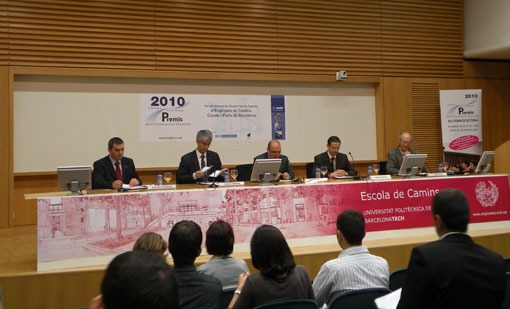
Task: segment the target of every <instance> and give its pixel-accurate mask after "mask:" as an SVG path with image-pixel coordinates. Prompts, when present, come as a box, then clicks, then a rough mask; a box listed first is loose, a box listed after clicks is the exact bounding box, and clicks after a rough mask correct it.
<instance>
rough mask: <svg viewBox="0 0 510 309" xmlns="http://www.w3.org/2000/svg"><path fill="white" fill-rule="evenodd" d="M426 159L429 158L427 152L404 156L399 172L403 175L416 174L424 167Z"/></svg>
mask: <svg viewBox="0 0 510 309" xmlns="http://www.w3.org/2000/svg"><path fill="white" fill-rule="evenodd" d="M425 160H427V155H426V154H409V155H407V156H404V161H402V165H401V166H400V171H399V172H398V174H399V175H401V176H416V175H417V174H418V173H420V172H421V170H422V169H423V165H425Z"/></svg>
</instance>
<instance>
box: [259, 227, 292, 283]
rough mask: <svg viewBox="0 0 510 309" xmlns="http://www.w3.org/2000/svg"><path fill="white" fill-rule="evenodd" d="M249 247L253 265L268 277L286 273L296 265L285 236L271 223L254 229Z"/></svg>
mask: <svg viewBox="0 0 510 309" xmlns="http://www.w3.org/2000/svg"><path fill="white" fill-rule="evenodd" d="M250 249H251V259H252V263H253V266H254V267H255V268H256V269H258V270H260V273H261V274H262V275H264V276H267V277H269V278H276V277H277V276H279V275H283V274H286V273H287V272H288V271H289V270H291V269H294V267H296V263H294V257H293V255H292V252H291V251H290V248H289V245H288V244H287V241H286V240H285V237H284V236H283V234H282V232H281V231H280V230H279V229H278V228H276V227H274V226H272V225H261V226H259V227H258V228H257V230H255V233H253V236H252V237H251V243H250Z"/></svg>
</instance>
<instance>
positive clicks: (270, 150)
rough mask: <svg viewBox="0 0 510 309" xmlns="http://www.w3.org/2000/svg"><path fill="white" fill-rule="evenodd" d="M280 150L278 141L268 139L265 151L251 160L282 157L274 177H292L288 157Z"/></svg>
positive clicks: (287, 178) (292, 173)
mask: <svg viewBox="0 0 510 309" xmlns="http://www.w3.org/2000/svg"><path fill="white" fill-rule="evenodd" d="M281 152H282V146H281V145H280V142H279V141H277V140H275V139H273V140H270V141H269V143H268V144H267V152H264V153H262V154H259V155H258V156H256V157H255V158H253V161H255V160H257V159H282V163H280V170H279V171H278V174H277V175H276V178H277V179H285V180H290V179H294V172H293V171H292V168H291V167H290V162H289V158H288V157H287V156H285V155H282V154H281Z"/></svg>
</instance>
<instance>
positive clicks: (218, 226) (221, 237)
mask: <svg viewBox="0 0 510 309" xmlns="http://www.w3.org/2000/svg"><path fill="white" fill-rule="evenodd" d="M205 246H206V247H207V253H209V254H211V255H219V256H228V255H230V254H231V253H232V251H234V231H233V230H232V227H231V226H230V224H228V223H227V222H225V221H223V220H219V221H216V222H213V224H211V225H210V226H209V228H208V229H207V232H206V233H205Z"/></svg>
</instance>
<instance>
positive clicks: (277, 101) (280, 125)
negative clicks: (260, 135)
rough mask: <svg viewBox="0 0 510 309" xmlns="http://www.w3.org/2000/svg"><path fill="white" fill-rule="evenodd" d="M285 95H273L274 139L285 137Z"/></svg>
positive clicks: (272, 121)
mask: <svg viewBox="0 0 510 309" xmlns="http://www.w3.org/2000/svg"><path fill="white" fill-rule="evenodd" d="M285 135H286V134H285V97H284V96H283V95H272V96H271V136H272V138H273V139H280V140H283V139H285Z"/></svg>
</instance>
